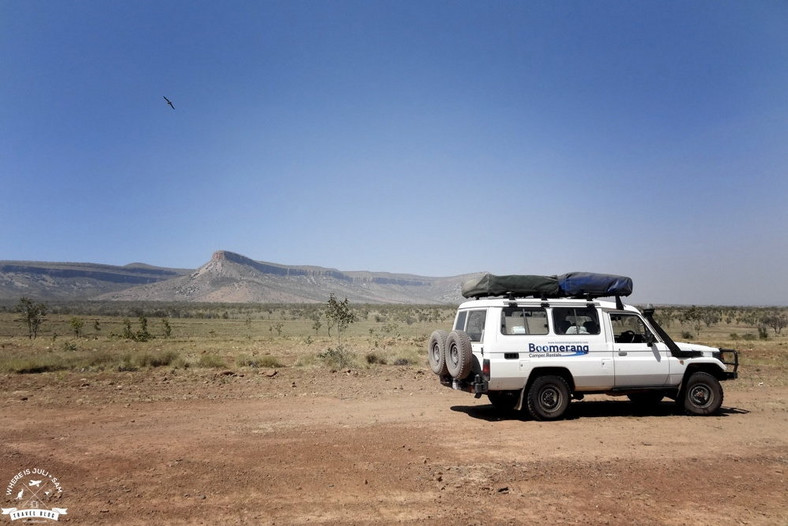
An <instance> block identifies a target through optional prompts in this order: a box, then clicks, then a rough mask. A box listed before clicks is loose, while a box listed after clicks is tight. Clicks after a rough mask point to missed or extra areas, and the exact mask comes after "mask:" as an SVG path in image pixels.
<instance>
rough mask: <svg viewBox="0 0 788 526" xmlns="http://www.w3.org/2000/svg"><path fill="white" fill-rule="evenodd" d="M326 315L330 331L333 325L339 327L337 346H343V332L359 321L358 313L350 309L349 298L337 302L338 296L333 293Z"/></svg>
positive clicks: (329, 299)
mask: <svg viewBox="0 0 788 526" xmlns="http://www.w3.org/2000/svg"><path fill="white" fill-rule="evenodd" d="M325 315H326V320H327V321H328V325H329V330H330V327H331V325H336V326H337V344H338V345H342V330H343V329H345V328H347V326H348V325H350V324H351V323H353V322H355V321H356V320H357V319H358V317H357V316H356V313H355V312H353V311H352V310H351V309H350V302H349V301H348V299H347V298H345V299H344V300H343V301H337V298H336V296H334V294H333V293H332V294H331V296H330V297H329V298H328V305H326V313H325Z"/></svg>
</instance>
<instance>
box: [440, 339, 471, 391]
mask: <svg viewBox="0 0 788 526" xmlns="http://www.w3.org/2000/svg"><path fill="white" fill-rule="evenodd" d="M472 359H473V347H471V338H470V336H468V334H467V333H466V332H465V331H451V332H450V333H449V336H448V337H447V338H446V368H447V369H448V370H449V374H450V375H452V377H454V378H456V379H457V380H464V379H465V378H466V377H467V376H468V375H469V374H470V373H471V362H472Z"/></svg>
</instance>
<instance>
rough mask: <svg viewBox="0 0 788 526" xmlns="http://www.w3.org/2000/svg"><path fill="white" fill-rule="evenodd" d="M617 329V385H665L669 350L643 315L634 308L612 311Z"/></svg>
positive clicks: (615, 333) (615, 350) (615, 347)
mask: <svg viewBox="0 0 788 526" xmlns="http://www.w3.org/2000/svg"><path fill="white" fill-rule="evenodd" d="M608 315H609V319H610V325H611V328H612V331H613V360H614V362H615V386H616V387H617V388H620V387H648V386H661V385H665V384H666V383H667V381H668V374H669V373H670V360H669V356H668V350H667V348H666V347H665V346H664V345H661V344H659V343H657V339H656V337H655V336H654V335H653V334H652V332H651V330H650V329H649V328H648V327H647V326H646V324H645V323H644V321H643V319H642V318H641V317H640V316H639V315H638V314H636V313H633V312H609V313H608Z"/></svg>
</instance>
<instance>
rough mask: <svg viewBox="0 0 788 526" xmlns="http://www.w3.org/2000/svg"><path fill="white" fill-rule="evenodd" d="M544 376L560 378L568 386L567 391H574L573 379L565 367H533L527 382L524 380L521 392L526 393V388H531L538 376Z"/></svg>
mask: <svg viewBox="0 0 788 526" xmlns="http://www.w3.org/2000/svg"><path fill="white" fill-rule="evenodd" d="M545 375H554V376H561V377H563V379H564V380H566V383H567V384H568V385H569V390H570V391H571V392H574V390H575V379H574V378H573V377H572V373H570V372H569V369H567V368H566V367H534V368H533V369H532V370H531V374H529V375H528V380H526V382H525V385H524V386H523V391H527V390H528V388H530V387H531V384H532V383H533V382H534V380H536V379H537V378H539V377H540V376H545Z"/></svg>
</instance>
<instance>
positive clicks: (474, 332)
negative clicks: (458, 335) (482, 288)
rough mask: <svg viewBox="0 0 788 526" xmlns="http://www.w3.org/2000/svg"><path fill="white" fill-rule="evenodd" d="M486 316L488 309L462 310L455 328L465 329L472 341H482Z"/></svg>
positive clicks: (457, 329)
mask: <svg viewBox="0 0 788 526" xmlns="http://www.w3.org/2000/svg"><path fill="white" fill-rule="evenodd" d="M486 317H487V311H486V310H472V311H462V312H460V313H459V315H458V316H457V321H456V322H455V323H454V330H456V331H465V332H466V333H468V336H469V337H470V338H471V341H472V342H480V341H481V340H482V333H483V332H484V320H485V318H486Z"/></svg>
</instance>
